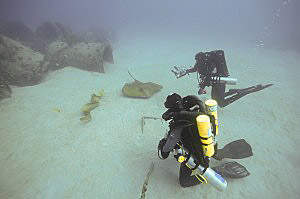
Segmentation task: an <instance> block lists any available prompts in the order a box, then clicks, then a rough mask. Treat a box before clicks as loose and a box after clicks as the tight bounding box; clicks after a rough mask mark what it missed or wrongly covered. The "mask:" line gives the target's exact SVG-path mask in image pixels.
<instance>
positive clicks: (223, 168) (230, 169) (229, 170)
mask: <svg viewBox="0 0 300 199" xmlns="http://www.w3.org/2000/svg"><path fill="white" fill-rule="evenodd" d="M212 169H213V170H214V171H215V172H217V173H218V174H220V175H221V176H222V177H227V178H244V177H247V176H249V175H250V172H249V171H248V170H247V169H246V168H245V167H244V166H243V165H241V164H239V163H237V162H235V161H232V162H224V163H222V164H220V165H219V166H216V167H212Z"/></svg>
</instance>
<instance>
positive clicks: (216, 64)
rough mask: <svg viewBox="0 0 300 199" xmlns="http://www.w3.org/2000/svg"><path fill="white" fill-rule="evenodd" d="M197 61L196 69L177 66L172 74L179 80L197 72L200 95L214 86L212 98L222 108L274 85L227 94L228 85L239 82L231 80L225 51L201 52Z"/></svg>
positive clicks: (259, 86)
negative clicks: (207, 88)
mask: <svg viewBox="0 0 300 199" xmlns="http://www.w3.org/2000/svg"><path fill="white" fill-rule="evenodd" d="M195 60H196V63H195V65H194V67H192V68H189V69H182V68H179V67H177V66H175V67H174V69H172V72H173V73H174V74H175V75H176V77H177V78H180V77H182V76H184V75H186V74H189V73H193V72H197V75H198V76H197V77H198V84H199V91H198V94H199V95H201V94H205V93H206V91H205V87H208V86H212V91H211V97H212V99H214V100H216V101H217V102H218V105H219V106H220V107H225V106H227V105H229V104H231V103H233V102H234V101H236V100H238V99H240V98H241V97H244V96H245V95H248V94H250V93H253V92H257V91H260V90H262V89H265V88H267V87H269V86H272V85H273V84H267V85H262V84H258V85H255V86H251V87H248V88H243V89H229V91H227V92H226V91H225V87H226V84H235V83H236V81H237V80H236V79H234V78H229V72H228V68H227V65H226V60H225V55H224V51H223V50H214V51H210V52H199V53H197V54H196V56H195Z"/></svg>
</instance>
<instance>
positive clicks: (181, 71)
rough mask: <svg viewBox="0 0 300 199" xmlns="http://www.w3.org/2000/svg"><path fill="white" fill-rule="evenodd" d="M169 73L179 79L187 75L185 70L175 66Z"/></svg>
mask: <svg viewBox="0 0 300 199" xmlns="http://www.w3.org/2000/svg"><path fill="white" fill-rule="evenodd" d="M171 71H172V72H173V73H174V74H175V76H176V78H180V77H182V76H185V75H186V74H188V72H187V70H186V69H184V68H179V67H177V66H174V69H172V70H171Z"/></svg>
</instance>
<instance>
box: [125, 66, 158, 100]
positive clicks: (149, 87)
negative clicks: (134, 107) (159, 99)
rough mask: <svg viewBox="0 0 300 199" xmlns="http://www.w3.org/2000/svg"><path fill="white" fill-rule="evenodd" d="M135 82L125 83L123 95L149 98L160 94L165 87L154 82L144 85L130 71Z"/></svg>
mask: <svg viewBox="0 0 300 199" xmlns="http://www.w3.org/2000/svg"><path fill="white" fill-rule="evenodd" d="M128 73H129V75H130V76H131V77H132V79H133V80H134V82H132V83H125V85H124V86H123V88H122V93H123V95H124V96H126V97H133V98H149V97H151V96H152V95H154V94H155V93H157V92H159V91H160V90H161V89H162V88H163V87H162V86H161V85H159V84H156V83H153V82H147V83H143V82H141V81H138V80H136V79H135V78H134V77H133V76H132V75H131V74H130V72H129V71H128Z"/></svg>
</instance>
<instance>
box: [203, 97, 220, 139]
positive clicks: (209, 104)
mask: <svg viewBox="0 0 300 199" xmlns="http://www.w3.org/2000/svg"><path fill="white" fill-rule="evenodd" d="M204 104H205V111H206V114H208V115H212V116H214V118H215V125H216V135H218V134H219V123H218V111H217V110H218V103H217V101H216V100H213V99H209V100H206V101H205V102H204Z"/></svg>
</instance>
